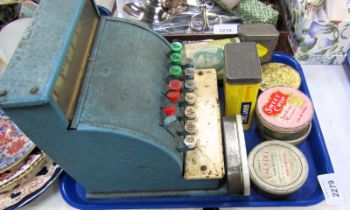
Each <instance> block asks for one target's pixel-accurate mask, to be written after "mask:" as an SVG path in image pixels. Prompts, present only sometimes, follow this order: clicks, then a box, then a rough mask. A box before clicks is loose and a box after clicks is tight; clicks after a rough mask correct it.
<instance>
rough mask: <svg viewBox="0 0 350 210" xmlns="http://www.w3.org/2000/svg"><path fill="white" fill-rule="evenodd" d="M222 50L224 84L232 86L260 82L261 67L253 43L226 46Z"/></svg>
mask: <svg viewBox="0 0 350 210" xmlns="http://www.w3.org/2000/svg"><path fill="white" fill-rule="evenodd" d="M224 50H225V53H224V59H225V79H226V82H228V83H233V84H245V83H259V82H261V66H260V60H259V57H258V53H257V50H256V44H255V43H253V42H245V43H234V44H226V45H225V49H224Z"/></svg>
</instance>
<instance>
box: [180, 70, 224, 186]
mask: <svg viewBox="0 0 350 210" xmlns="http://www.w3.org/2000/svg"><path fill="white" fill-rule="evenodd" d="M194 81H195V84H196V88H195V91H194V93H195V94H196V96H197V100H196V104H195V108H196V116H197V122H196V126H197V129H198V132H197V139H198V140H197V145H196V148H195V149H194V150H191V151H188V152H186V155H185V173H184V177H185V179H220V178H222V177H223V176H224V175H225V167H224V157H223V147H222V134H221V117H220V108H219V96H218V86H217V77H216V71H215V69H205V70H198V71H196V72H195V76H194Z"/></svg>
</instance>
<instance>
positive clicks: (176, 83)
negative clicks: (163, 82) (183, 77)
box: [168, 79, 182, 91]
mask: <svg viewBox="0 0 350 210" xmlns="http://www.w3.org/2000/svg"><path fill="white" fill-rule="evenodd" d="M168 86H169V89H170V90H173V91H180V90H181V87H182V82H181V81H180V80H178V79H173V80H171V81H170V82H169V84H168Z"/></svg>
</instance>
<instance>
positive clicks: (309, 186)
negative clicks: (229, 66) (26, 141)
mask: <svg viewBox="0 0 350 210" xmlns="http://www.w3.org/2000/svg"><path fill="white" fill-rule="evenodd" d="M272 62H282V63H285V64H287V65H290V66H292V67H294V68H295V69H297V70H298V71H299V73H300V75H301V81H302V84H301V87H300V89H301V90H302V91H303V92H304V93H305V94H306V95H308V96H310V93H309V90H308V87H307V84H306V82H305V78H304V74H303V71H302V69H301V66H300V65H299V63H298V62H297V61H296V60H294V58H292V57H290V56H288V55H286V54H282V53H274V55H273V58H272ZM221 94H222V91H221ZM312 125H313V126H312V130H311V133H310V135H309V137H308V138H307V139H306V140H305V141H304V142H303V143H302V144H300V145H299V148H300V149H301V150H302V151H303V153H304V154H305V156H306V158H307V160H308V163H309V167H310V172H309V175H308V178H307V180H306V183H305V184H304V186H303V187H302V188H301V189H300V190H299V191H297V192H296V193H295V194H293V195H292V196H291V197H290V198H288V199H286V200H271V199H269V198H266V197H264V196H262V195H261V194H259V193H258V192H256V191H255V190H254V189H252V191H251V195H250V196H249V197H243V196H229V195H225V196H210V197H209V196H208V197H161V198H138V199H135V198H129V199H126V198H123V199H113V200H92V199H87V198H86V197H85V192H84V189H83V187H81V186H80V185H79V184H78V183H77V182H76V181H75V180H74V179H72V178H71V177H70V176H69V175H67V174H65V175H64V176H63V177H62V178H61V180H60V190H61V194H62V196H63V198H64V199H65V201H66V202H67V203H69V204H70V205H72V206H73V207H76V208H79V209H113V208H114V209H117V208H123V209H125V208H196V207H197V208H198V207H200V208H202V207H203V208H204V207H242V206H245V207H259V206H308V205H314V204H317V203H319V202H321V201H322V200H324V196H323V193H322V190H321V188H320V186H319V184H318V181H317V175H319V174H325V173H331V172H333V167H332V164H331V161H330V158H329V155H328V152H327V148H326V145H325V143H324V139H323V135H322V132H321V128H320V125H319V123H318V120H317V116H316V114H315V116H314V118H313V121H312ZM252 126H253V127H252V129H251V130H250V131H249V132H246V133H245V137H246V143H247V150H248V152H249V151H250V150H251V149H252V148H253V147H254V146H255V145H256V144H258V143H259V142H260V140H259V139H258V138H257V136H256V131H255V125H254V124H253V125H252Z"/></svg>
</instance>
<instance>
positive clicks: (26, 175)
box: [0, 149, 47, 193]
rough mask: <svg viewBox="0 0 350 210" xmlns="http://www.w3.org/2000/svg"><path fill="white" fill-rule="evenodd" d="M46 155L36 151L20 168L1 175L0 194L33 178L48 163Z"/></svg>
mask: <svg viewBox="0 0 350 210" xmlns="http://www.w3.org/2000/svg"><path fill="white" fill-rule="evenodd" d="M46 161H47V160H46V154H45V153H43V152H41V151H40V150H39V149H36V150H35V151H34V152H33V153H31V154H30V155H29V157H28V158H26V159H25V161H23V164H21V165H20V166H19V167H18V168H13V169H12V170H8V171H6V172H4V173H2V174H0V193H3V192H7V191H10V190H12V189H14V188H15V187H16V186H17V185H19V184H21V183H25V182H26V181H28V179H30V178H32V177H33V176H34V175H35V174H36V173H37V172H39V170H40V169H41V168H42V166H43V165H44V164H45V162H46Z"/></svg>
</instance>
